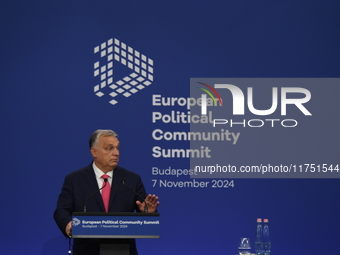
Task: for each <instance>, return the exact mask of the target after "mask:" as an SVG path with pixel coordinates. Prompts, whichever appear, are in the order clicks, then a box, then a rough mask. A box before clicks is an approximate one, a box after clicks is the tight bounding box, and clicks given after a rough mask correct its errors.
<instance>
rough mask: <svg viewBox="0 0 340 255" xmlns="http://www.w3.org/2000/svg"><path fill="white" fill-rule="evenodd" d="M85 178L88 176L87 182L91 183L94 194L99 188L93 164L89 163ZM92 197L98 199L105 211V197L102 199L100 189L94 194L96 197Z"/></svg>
mask: <svg viewBox="0 0 340 255" xmlns="http://www.w3.org/2000/svg"><path fill="white" fill-rule="evenodd" d="M85 178H86V180H87V182H88V184H89V187H90V190H91V194H93V193H94V192H96V191H98V189H99V187H98V182H97V180H96V175H95V174H94V170H93V167H92V164H91V165H89V166H88V167H87V168H86V171H85ZM90 199H96V200H97V203H98V204H99V205H100V208H101V211H103V212H105V209H104V203H103V199H102V196H101V193H100V191H99V192H97V193H96V194H95V195H94V197H93V198H90Z"/></svg>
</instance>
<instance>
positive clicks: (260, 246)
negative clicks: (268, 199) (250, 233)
mask: <svg viewBox="0 0 340 255" xmlns="http://www.w3.org/2000/svg"><path fill="white" fill-rule="evenodd" d="M256 222H257V227H256V239H255V253H256V255H262V254H263V243H262V219H261V218H258V219H257V220H256Z"/></svg>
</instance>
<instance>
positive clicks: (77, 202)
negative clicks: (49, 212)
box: [54, 163, 146, 255]
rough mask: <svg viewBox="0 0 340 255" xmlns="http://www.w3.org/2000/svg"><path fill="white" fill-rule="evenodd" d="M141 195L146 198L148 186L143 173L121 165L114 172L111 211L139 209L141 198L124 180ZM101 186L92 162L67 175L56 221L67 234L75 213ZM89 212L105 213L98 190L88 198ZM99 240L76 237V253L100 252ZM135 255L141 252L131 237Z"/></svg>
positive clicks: (84, 254)
mask: <svg viewBox="0 0 340 255" xmlns="http://www.w3.org/2000/svg"><path fill="white" fill-rule="evenodd" d="M123 179H124V180H125V183H126V185H127V186H128V187H130V188H131V189H133V190H134V191H135V192H136V193H137V194H140V195H141V196H142V197H144V198H145V197H146V192H145V188H144V185H143V183H142V181H141V178H140V176H139V175H137V174H135V173H133V172H131V171H128V170H126V169H124V168H122V167H119V166H117V167H116V168H115V169H114V172H113V180H112V184H111V196H110V203H109V212H134V211H139V209H138V207H137V205H136V201H137V200H141V199H140V198H139V197H138V196H136V195H135V194H133V193H132V192H131V191H130V190H128V189H127V188H126V187H125V186H124V185H123V184H122V183H121V180H123ZM98 189H99V187H98V183H97V180H96V176H95V173H94V170H93V168H92V163H91V164H90V165H89V166H87V167H84V168H82V169H79V170H77V171H75V172H72V173H71V174H69V175H67V176H66V177H65V181H64V184H63V187H62V190H61V193H60V195H59V198H58V202H57V209H56V210H55V212H54V220H55V221H56V223H57V225H58V227H59V228H60V230H61V231H62V233H63V234H64V235H66V233H65V228H66V225H67V224H68V223H69V222H70V221H71V220H72V212H83V211H84V204H85V201H86V199H87V198H88V197H89V196H90V195H91V194H93V193H94V192H96V191H97V190H98ZM86 211H87V212H105V210H104V204H103V200H102V197H101V193H100V192H98V193H96V194H95V195H94V196H93V197H91V198H90V199H89V200H88V201H87V206H86ZM99 242H100V240H98V239H88V238H83V239H75V240H74V247H73V254H74V255H77V254H78V255H87V254H89V255H96V254H98V255H99ZM130 249H131V254H137V250H136V245H135V241H134V240H130Z"/></svg>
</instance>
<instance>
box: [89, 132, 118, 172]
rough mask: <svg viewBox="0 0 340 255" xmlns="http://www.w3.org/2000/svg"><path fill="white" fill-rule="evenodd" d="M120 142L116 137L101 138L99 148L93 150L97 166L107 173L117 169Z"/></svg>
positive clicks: (98, 141)
mask: <svg viewBox="0 0 340 255" xmlns="http://www.w3.org/2000/svg"><path fill="white" fill-rule="evenodd" d="M119 144H120V143H119V141H118V139H117V137H114V136H100V137H99V138H98V140H97V146H96V147H92V148H91V154H92V157H93V158H94V163H95V164H96V166H97V167H98V168H99V169H100V170H102V171H103V172H105V173H107V172H109V171H111V170H112V169H114V168H116V166H117V164H118V161H119Z"/></svg>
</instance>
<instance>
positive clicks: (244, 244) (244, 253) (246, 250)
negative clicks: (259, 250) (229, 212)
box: [238, 237, 251, 255]
mask: <svg viewBox="0 0 340 255" xmlns="http://www.w3.org/2000/svg"><path fill="white" fill-rule="evenodd" d="M250 250H251V247H250V239H249V238H246V237H243V238H241V240H240V244H239V246H238V253H239V254H240V255H250Z"/></svg>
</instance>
